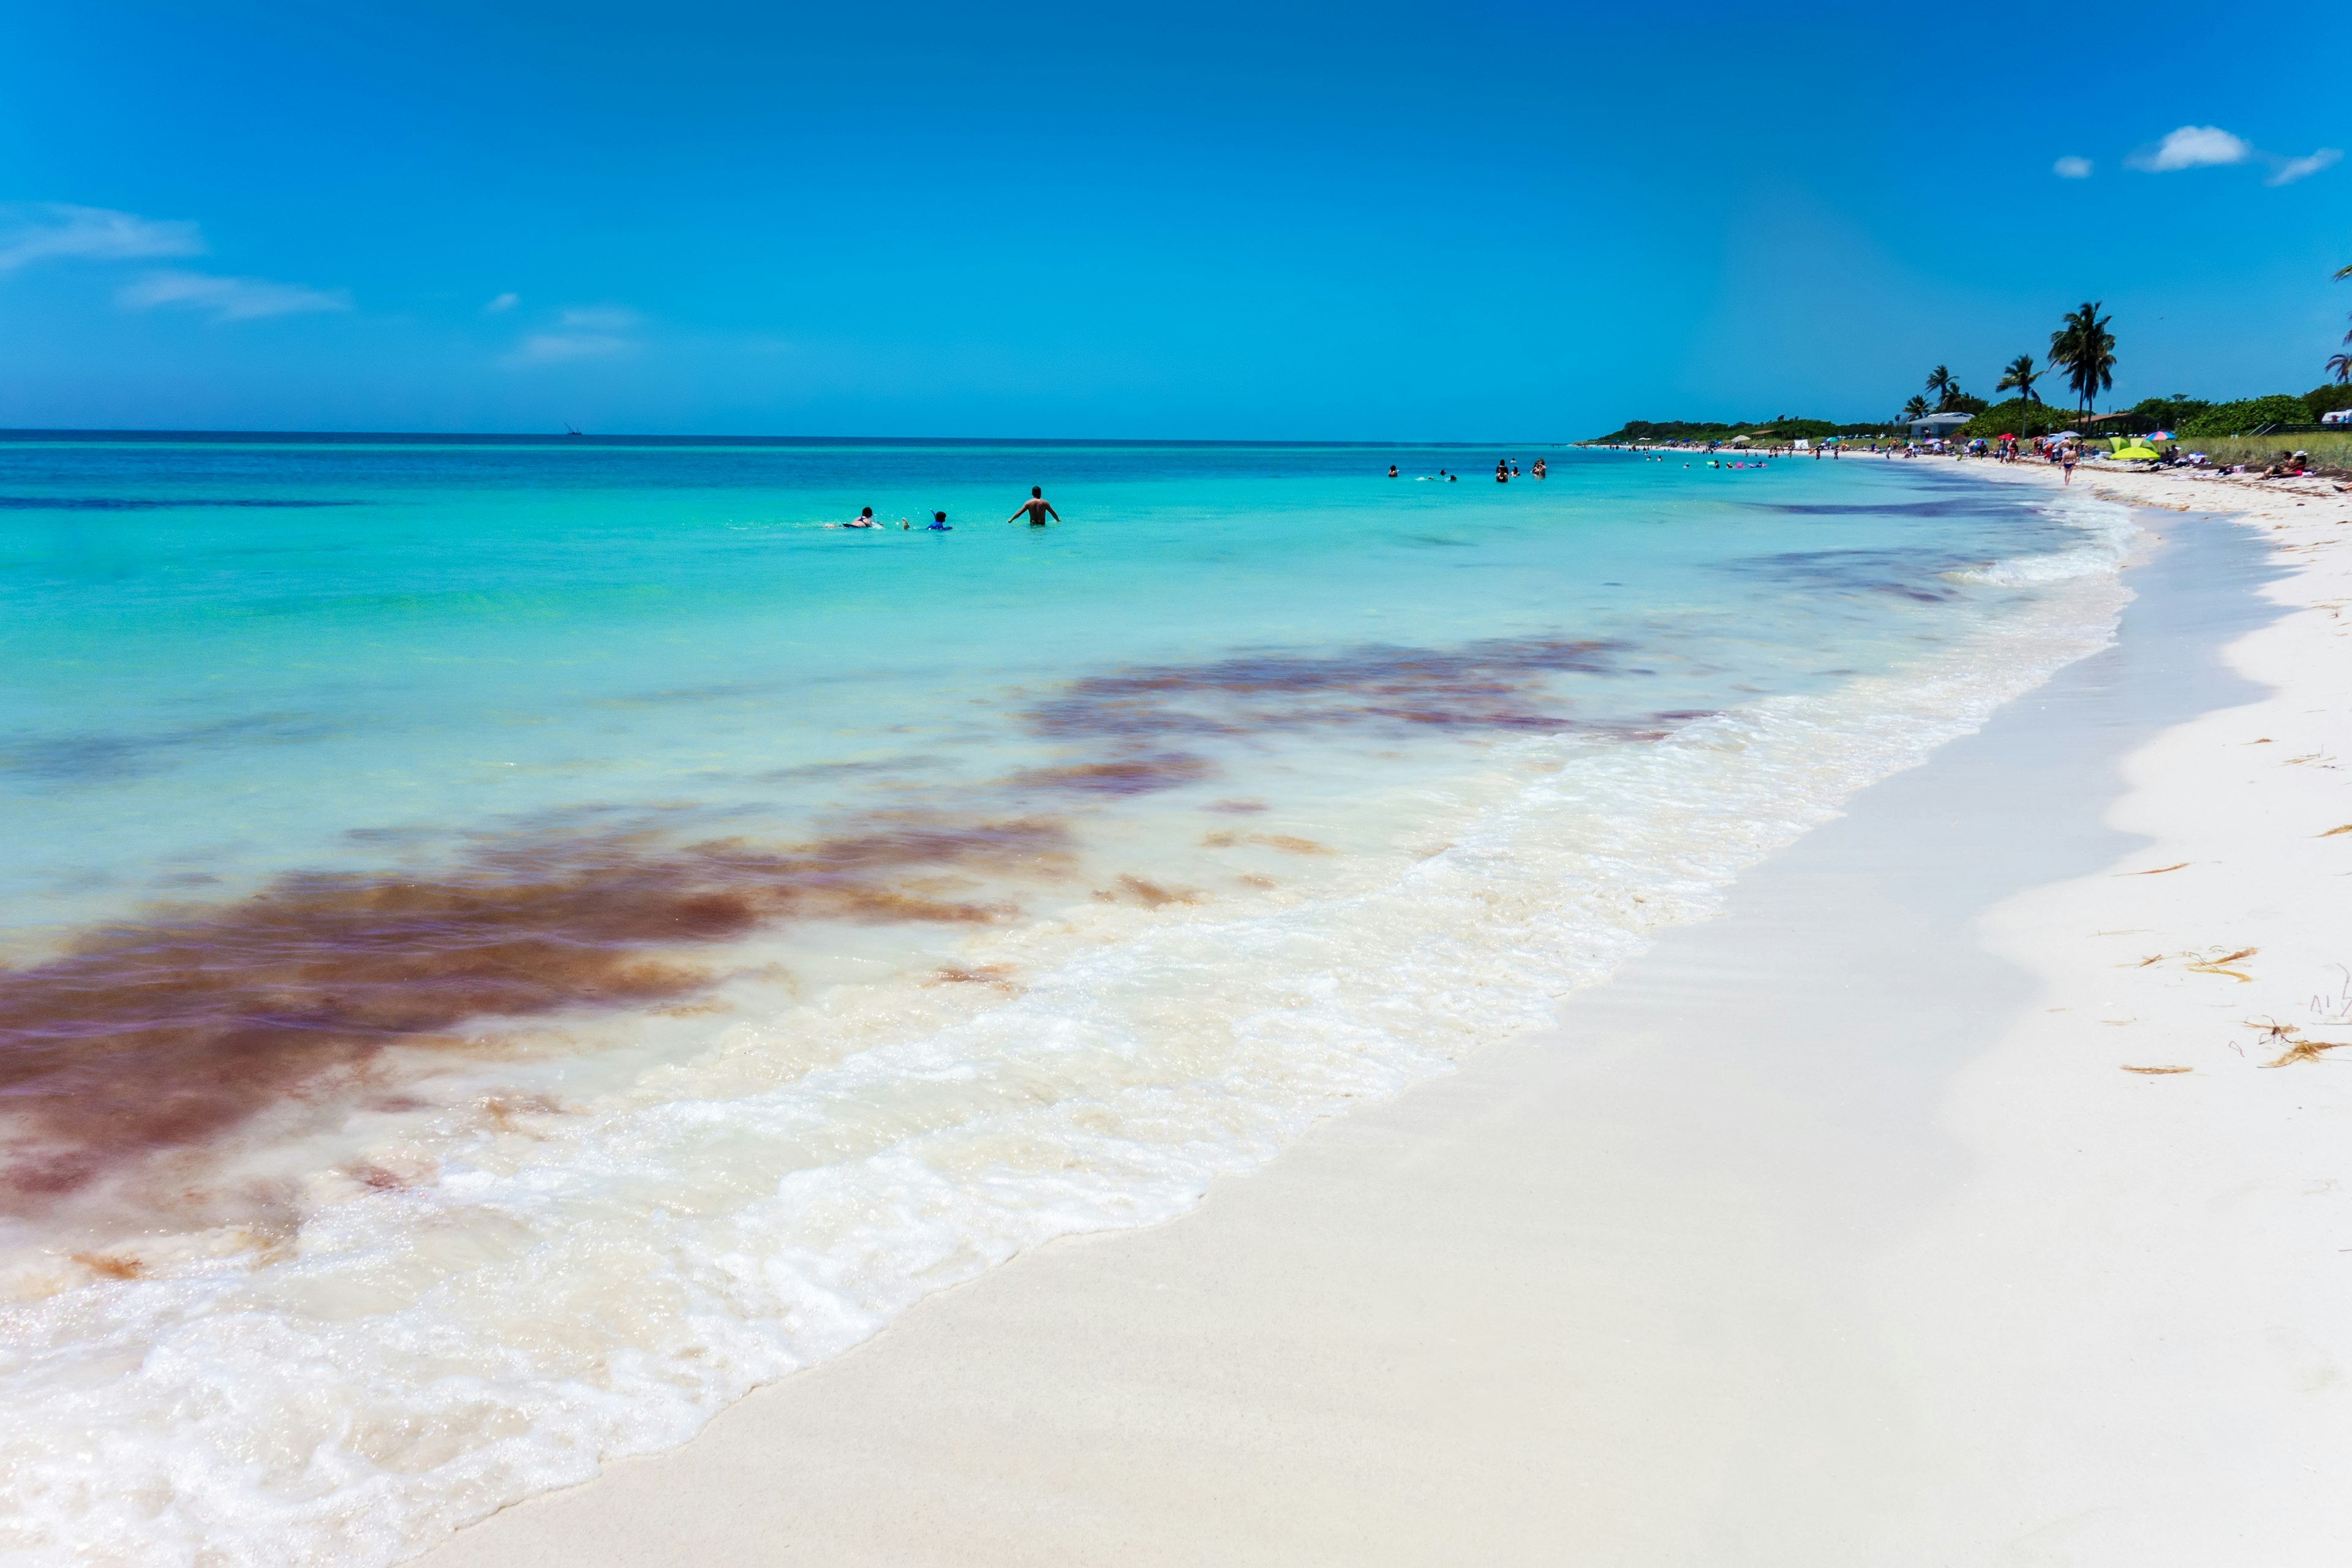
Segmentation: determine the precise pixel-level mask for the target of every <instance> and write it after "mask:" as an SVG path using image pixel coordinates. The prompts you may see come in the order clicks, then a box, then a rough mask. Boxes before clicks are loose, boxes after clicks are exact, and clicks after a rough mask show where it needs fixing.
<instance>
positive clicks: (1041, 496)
mask: <svg viewBox="0 0 2352 1568" xmlns="http://www.w3.org/2000/svg"><path fill="white" fill-rule="evenodd" d="M1023 512H1026V513H1027V514H1028V516H1029V526H1030V527H1032V528H1043V527H1045V520H1046V519H1047V518H1049V517H1050V518H1052V519H1053V520H1054V521H1055V522H1059V521H1062V514H1061V513H1060V512H1058V511H1055V510H1054V508H1053V504H1052V503H1051V502H1049V501H1048V500H1046V499H1045V487H1043V486H1042V485H1031V486H1030V487H1029V499H1028V500H1024V501H1023V502H1022V503H1021V510H1020V511H1016V512H1014V513H1013V515H1012V516H1011V517H1008V518H1006V519H1005V520H1004V521H1007V522H1019V521H1021V516H1022V513H1023Z"/></svg>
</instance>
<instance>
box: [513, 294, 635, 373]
mask: <svg viewBox="0 0 2352 1568" xmlns="http://www.w3.org/2000/svg"><path fill="white" fill-rule="evenodd" d="M644 320H645V318H644V317H643V316H640V315H638V314H637V313H636V312H635V310H630V309H628V308H627V307H626V306H625V305H588V306H574V307H573V308H572V309H570V310H558V311H557V312H556V313H555V326H556V330H555V331H546V332H533V333H532V334H531V335H530V336H529V337H527V338H525V339H523V340H522V342H520V343H518V344H516V345H515V350H514V352H513V353H510V354H509V355H507V356H506V358H505V360H504V361H503V362H502V363H505V364H507V365H509V366H516V365H534V364H563V363H569V362H571V361H573V360H583V359H612V358H614V357H615V356H617V355H620V354H625V353H635V351H636V348H637V340H636V339H635V338H633V337H630V336H627V335H626V334H627V333H628V332H629V331H630V329H632V328H634V327H635V326H637V325H638V324H639V323H640V322H642V321H644Z"/></svg>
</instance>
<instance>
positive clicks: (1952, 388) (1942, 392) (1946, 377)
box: [1927, 364, 1960, 408]
mask: <svg viewBox="0 0 2352 1568" xmlns="http://www.w3.org/2000/svg"><path fill="white" fill-rule="evenodd" d="M1927 390H1928V391H1929V392H1932V393H1934V394H1935V395H1936V402H1937V405H1938V406H1939V407H1944V408H1949V407H1950V406H1951V405H1952V399H1953V398H1955V397H1957V396H1958V395H1959V391H1960V384H1959V382H1958V381H1957V380H1955V379H1954V378H1953V375H1952V373H1951V371H1950V370H1949V369H1948V367H1946V366H1944V365H1940V364H1939V365H1937V367H1936V368H1935V369H1933V370H1931V371H1929V372H1928V373H1927Z"/></svg>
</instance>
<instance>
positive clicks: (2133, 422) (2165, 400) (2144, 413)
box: [2117, 397, 2213, 436]
mask: <svg viewBox="0 0 2352 1568" xmlns="http://www.w3.org/2000/svg"><path fill="white" fill-rule="evenodd" d="M2212 406H2213V405H2211V404H2210V403H2208V402H2206V401H2205V400H2204V399H2203V398H2201V397H2144V398H2142V399H2140V400H2139V401H2138V402H2137V403H2135V404H2133V405H2131V417H2130V418H2128V419H2125V420H2119V421H2117V423H2119V424H2121V425H2122V426H2124V430H2123V433H2124V434H2125V435H2126V436H2137V435H2143V434H2145V433H2147V431H2150V430H2179V428H2180V427H2181V426H2184V425H2187V424H2188V423H2189V421H2190V420H2191V419H2194V418H2196V417H2197V416H2199V415H2200V414H2203V413H2205V412H2206V411H2207V410H2208V409H2210V408H2211V407H2212Z"/></svg>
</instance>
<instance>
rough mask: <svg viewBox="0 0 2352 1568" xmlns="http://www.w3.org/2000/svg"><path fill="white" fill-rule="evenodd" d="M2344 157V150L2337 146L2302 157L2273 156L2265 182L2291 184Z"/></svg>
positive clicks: (2268, 183)
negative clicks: (2269, 172)
mask: <svg viewBox="0 0 2352 1568" xmlns="http://www.w3.org/2000/svg"><path fill="white" fill-rule="evenodd" d="M2343 157H2344V154H2343V153H2342V151H2341V150H2339V149H2337V148H2334V147H2322V148H2321V149H2320V150H2319V151H2318V152H2316V153H2305V155H2304V156H2302V157H2300V158H2273V159H2272V160H2271V174H2270V178H2269V179H2267V180H2264V181H2263V184H2266V185H2291V184H2294V183H2295V182H2296V181H2297V180H2300V179H2302V178H2304V177H2305V175H2307V174H2317V173H2319V171H2320V170H2322V169H2325V168H2326V167H2328V166H2329V165H2331V164H2333V163H2339V162H2341V161H2342V160H2343Z"/></svg>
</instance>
